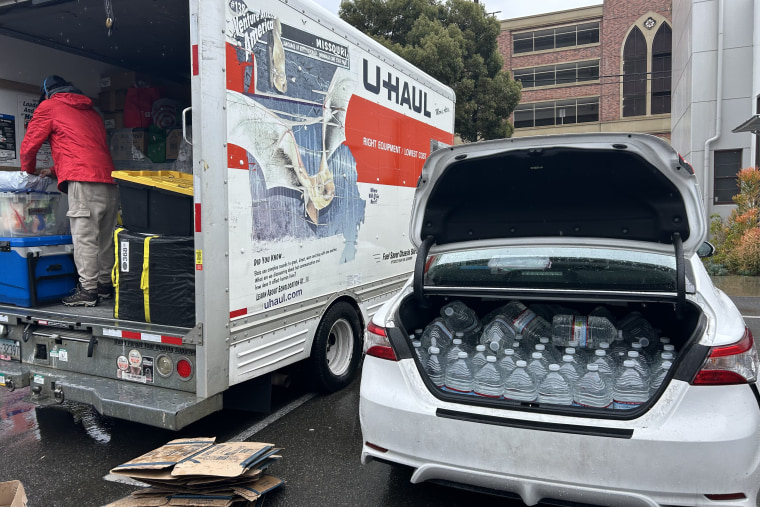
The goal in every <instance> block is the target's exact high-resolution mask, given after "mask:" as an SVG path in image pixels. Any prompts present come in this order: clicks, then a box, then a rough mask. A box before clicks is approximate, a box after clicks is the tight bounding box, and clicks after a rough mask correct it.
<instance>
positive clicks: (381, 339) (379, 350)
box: [365, 321, 398, 361]
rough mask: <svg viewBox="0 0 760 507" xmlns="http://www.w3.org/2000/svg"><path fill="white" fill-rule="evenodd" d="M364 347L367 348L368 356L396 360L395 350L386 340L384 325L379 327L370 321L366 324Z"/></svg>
mask: <svg viewBox="0 0 760 507" xmlns="http://www.w3.org/2000/svg"><path fill="white" fill-rule="evenodd" d="M365 347H366V348H367V355H368V356H374V357H379V358H380V359H388V360H389V361H398V357H396V351H395V350H393V347H392V346H391V342H390V340H388V333H387V331H386V330H385V328H384V327H380V326H378V325H377V324H375V323H374V322H372V321H370V322H369V324H368V325H367V337H366V341H365Z"/></svg>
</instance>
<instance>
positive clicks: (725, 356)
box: [691, 328, 758, 385]
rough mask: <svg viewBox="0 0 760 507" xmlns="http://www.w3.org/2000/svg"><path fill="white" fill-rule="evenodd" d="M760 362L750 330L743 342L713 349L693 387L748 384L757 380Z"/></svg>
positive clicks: (745, 332) (695, 378)
mask: <svg viewBox="0 0 760 507" xmlns="http://www.w3.org/2000/svg"><path fill="white" fill-rule="evenodd" d="M757 371H758V360H757V351H756V350H755V341H754V339H753V337H752V332H751V331H750V330H749V328H745V329H744V336H742V338H741V340H739V341H738V342H736V343H732V344H731V345H724V346H721V347H713V348H712V349H711V350H710V355H709V356H708V357H707V359H705V362H704V364H703V365H702V368H701V369H700V370H699V373H697V376H696V377H694V380H693V381H692V382H691V383H692V385H730V384H747V383H750V382H755V381H756V380H757Z"/></svg>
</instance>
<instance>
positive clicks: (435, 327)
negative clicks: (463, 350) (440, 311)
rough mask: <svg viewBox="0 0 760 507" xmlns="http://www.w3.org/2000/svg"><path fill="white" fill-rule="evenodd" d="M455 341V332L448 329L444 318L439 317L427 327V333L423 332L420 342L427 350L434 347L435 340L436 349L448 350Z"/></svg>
mask: <svg viewBox="0 0 760 507" xmlns="http://www.w3.org/2000/svg"><path fill="white" fill-rule="evenodd" d="M453 339H454V331H452V330H451V329H449V328H448V326H447V325H446V323H445V322H444V321H443V319H442V318H440V317H438V318H437V319H434V320H433V321H432V322H431V323H430V324H428V325H427V327H426V328H425V331H423V332H422V337H421V338H420V341H421V342H422V346H423V347H424V348H425V349H429V348H430V347H432V346H433V340H435V346H436V347H438V348H440V349H446V348H448V347H450V346H451V340H453Z"/></svg>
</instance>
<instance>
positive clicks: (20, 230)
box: [0, 190, 69, 238]
mask: <svg viewBox="0 0 760 507" xmlns="http://www.w3.org/2000/svg"><path fill="white" fill-rule="evenodd" d="M68 209H69V207H68V200H67V198H66V196H65V195H63V194H61V193H60V192H37V191H31V190H17V191H12V192H0V237H5V238H24V237H38V236H62V235H67V234H69V218H68V217H67V216H66V212H67V211H68Z"/></svg>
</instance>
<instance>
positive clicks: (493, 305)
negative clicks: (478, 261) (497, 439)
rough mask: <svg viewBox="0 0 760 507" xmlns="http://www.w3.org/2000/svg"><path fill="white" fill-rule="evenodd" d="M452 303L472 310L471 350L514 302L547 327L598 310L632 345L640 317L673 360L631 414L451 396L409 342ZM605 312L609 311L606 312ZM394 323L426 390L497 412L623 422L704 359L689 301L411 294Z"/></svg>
mask: <svg viewBox="0 0 760 507" xmlns="http://www.w3.org/2000/svg"><path fill="white" fill-rule="evenodd" d="M454 301H460V302H462V303H464V304H465V305H467V307H468V308H470V309H471V310H473V311H474V313H475V314H476V315H477V317H478V319H479V322H478V327H477V329H476V330H475V331H474V332H468V333H464V334H465V336H464V338H463V341H464V344H465V345H466V346H469V347H471V350H472V351H474V350H475V347H476V345H477V344H478V343H480V339H481V336H482V333H483V330H484V329H486V328H487V326H488V324H489V323H490V321H491V320H492V319H493V318H494V317H495V316H496V315H498V314H499V313H500V312H499V310H500V309H502V308H504V306H505V305H506V304H508V303H510V302H512V301H520V302H522V303H523V304H524V305H525V306H526V307H527V308H528V312H534V313H535V314H536V316H537V317H536V318H539V319H541V318H543V319H544V320H545V321H547V322H548V323H549V324H550V325H551V322H552V319H553V316H554V315H556V314H563V313H568V312H573V313H574V314H576V315H581V316H586V315H589V314H592V315H594V314H599V313H600V312H602V313H604V314H607V315H608V317H609V319H610V320H611V321H612V322H613V323H615V324H619V325H620V326H621V328H622V329H624V331H623V335H624V336H625V340H626V341H628V342H630V341H631V339H630V338H629V336H628V335H629V334H630V336H634V335H636V334H637V333H636V332H634V331H632V330H631V328H630V327H629V326H627V324H626V322H630V319H631V317H632V316H635V315H638V316H640V317H643V318H644V319H646V321H648V322H649V324H651V326H652V328H653V330H654V331H655V332H656V335H657V336H661V337H668V338H670V343H671V344H672V345H673V346H674V348H675V358H674V360H673V362H672V363H673V364H672V367H671V368H670V371H669V373H668V375H667V377H666V378H665V380H664V381H663V382H662V385H661V386H660V387H659V388H658V389H656V390H655V391H654V392H653V393H652V394H651V395H650V397H649V400H648V401H647V402H646V403H643V404H642V405H640V406H639V407H638V408H636V409H634V410H610V409H601V408H596V409H590V408H588V407H580V406H565V405H556V404H552V403H539V402H538V401H535V402H520V401H515V400H511V399H508V398H505V397H504V396H500V397H487V396H480V395H477V394H475V393H466V394H465V393H457V392H453V391H452V390H450V389H447V388H446V387H445V386H442V387H441V386H437V385H436V384H435V383H434V382H433V381H432V380H431V378H430V376H429V375H428V372H427V368H426V366H425V365H424V364H422V361H421V360H420V357H418V355H417V354H416V353H415V352H414V347H413V344H412V342H413V340H416V339H419V338H420V336H419V335H420V331H421V330H422V331H423V333H424V330H425V329H427V328H428V327H429V326H430V325H431V324H434V323H435V322H439V321H440V320H441V317H444V312H443V311H442V309H444V308H445V307H446V306H447V305H450V304H451V303H452V302H454ZM607 311H608V312H609V313H607ZM395 322H396V325H397V329H395V330H393V332H392V335H391V339H392V340H393V344H394V347H396V350H398V351H401V354H402V356H403V357H411V358H413V360H414V361H415V363H416V365H417V368H418V369H419V372H420V375H421V377H422V378H423V379H424V382H425V384H426V386H427V388H428V389H429V390H430V392H431V393H433V395H434V396H436V397H438V398H440V399H442V400H446V401H452V402H457V403H465V404H482V405H485V406H491V407H496V408H514V409H519V410H526V409H527V410H539V411H547V412H554V413H557V412H559V413H563V414H568V415H572V414H578V415H588V411H589V410H592V411H594V412H596V415H597V416H602V417H622V418H625V417H631V416H634V415H640V414H641V413H642V412H644V411H646V410H647V409H648V408H649V407H650V406H651V405H652V404H653V403H654V402H656V400H657V399H658V398H659V397H660V395H661V393H662V392H663V391H664V390H665V388H666V387H667V384H668V383H669V382H670V381H671V380H673V379H678V380H683V381H686V382H689V381H691V379H692V378H693V376H694V375H695V374H696V372H697V369H698V368H699V365H700V364H701V363H702V361H703V360H704V351H703V350H702V347H693V345H694V344H695V343H696V342H697V341H698V337H699V336H701V334H702V332H703V331H704V329H703V327H704V318H703V315H702V312H701V311H700V310H699V308H698V307H697V306H696V305H693V304H691V303H686V304H684V305H681V306H680V309H679V308H678V307H677V305H676V304H674V301H672V300H662V301H655V300H651V299H648V300H628V301H626V300H614V301H600V300H599V299H597V298H594V299H592V298H589V299H586V300H578V299H576V300H567V299H564V300H559V299H557V300H552V299H528V298H525V297H522V298H515V297H510V296H509V295H507V294H505V295H504V297H503V298H498V297H491V296H489V297H462V296H454V295H452V296H445V295H431V296H429V297H428V298H426V299H425V300H424V302H423V301H421V300H420V299H418V298H416V297H414V296H413V295H410V296H408V297H406V298H405V300H404V301H403V302H402V303H401V305H400V306H399V309H398V313H397V315H396V316H395ZM637 331H638V330H637ZM452 334H454V333H452ZM550 338H551V337H550ZM510 341H511V340H510ZM525 342H526V340H523V343H522V344H521V345H520V346H521V347H522V346H525V345H526V343H525ZM549 346H554V345H552V343H551V340H550V344H549V345H547V348H548V347H549ZM442 348H450V347H442ZM558 348H559V347H558ZM561 348H564V347H561ZM578 349H579V350H581V351H585V352H586V353H589V354H593V348H592V347H587V348H584V347H578ZM443 354H445V352H443V351H442V353H441V355H442V356H443ZM487 354H493V353H492V352H488V349H487ZM503 354H504V352H503V351H500V352H497V353H496V354H495V355H496V357H497V360H500V359H501V358H502V357H503ZM472 355H473V354H472V353H471V354H470V357H472ZM696 356H699V357H696ZM550 362H551V361H550Z"/></svg>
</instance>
